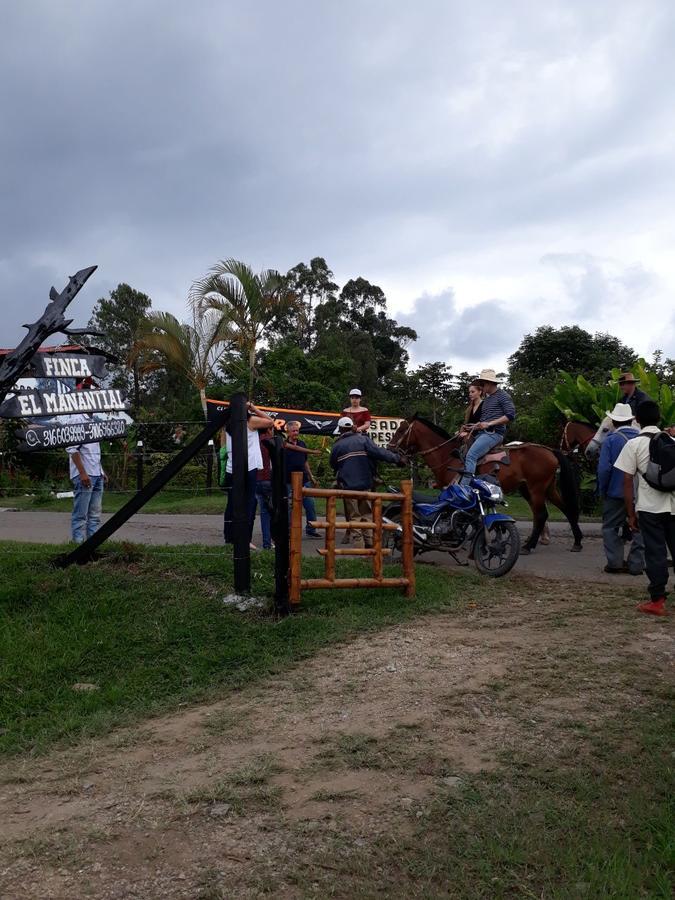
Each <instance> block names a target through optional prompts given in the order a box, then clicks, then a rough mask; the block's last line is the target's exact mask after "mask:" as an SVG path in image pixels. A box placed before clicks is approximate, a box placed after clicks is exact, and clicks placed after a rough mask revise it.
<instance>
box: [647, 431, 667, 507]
mask: <svg viewBox="0 0 675 900" xmlns="http://www.w3.org/2000/svg"><path fill="white" fill-rule="evenodd" d="M643 477H644V480H645V481H646V482H647V484H648V485H649V486H650V487H652V488H654V490H656V491H663V492H664V493H670V492H671V491H675V438H671V436H670V435H669V434H666V432H665V431H661V432H660V433H659V434H655V435H654V437H653V438H651V440H650V441H649V463H648V464H647V471H646V472H645V473H644V476H643Z"/></svg>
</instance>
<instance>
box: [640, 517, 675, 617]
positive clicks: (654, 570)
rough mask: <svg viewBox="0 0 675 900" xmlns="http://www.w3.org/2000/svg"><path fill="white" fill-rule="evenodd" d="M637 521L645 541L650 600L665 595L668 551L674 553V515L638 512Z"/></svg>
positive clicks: (672, 554) (672, 555)
mask: <svg viewBox="0 0 675 900" xmlns="http://www.w3.org/2000/svg"><path fill="white" fill-rule="evenodd" d="M638 521H639V523H640V531H641V532H642V538H643V540H644V543H645V568H646V570H647V578H649V596H650V597H651V598H652V600H656V599H658V598H659V597H665V596H666V585H667V584H668V551H670V554H671V556H670V558H671V559H673V557H674V555H675V516H673V515H671V514H670V513H650V512H639V513H638Z"/></svg>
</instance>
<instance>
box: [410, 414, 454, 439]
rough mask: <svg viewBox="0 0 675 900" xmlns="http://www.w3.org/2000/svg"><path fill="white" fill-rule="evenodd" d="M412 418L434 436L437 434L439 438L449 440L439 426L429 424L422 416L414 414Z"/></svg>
mask: <svg viewBox="0 0 675 900" xmlns="http://www.w3.org/2000/svg"><path fill="white" fill-rule="evenodd" d="M412 418H413V419H414V420H415V421H417V422H421V423H422V425H426V427H427V428H429V429H430V430H431V431H433V432H434V434H437V435H438V436H439V437H441V438H444V439H446V440H450V435H449V434H448V432H447V431H446V430H445V428H441V426H440V425H434V423H433V422H431V421H430V420H429V419H425V418H424V416H420V415H418V413H415V415H414V416H413V417H412Z"/></svg>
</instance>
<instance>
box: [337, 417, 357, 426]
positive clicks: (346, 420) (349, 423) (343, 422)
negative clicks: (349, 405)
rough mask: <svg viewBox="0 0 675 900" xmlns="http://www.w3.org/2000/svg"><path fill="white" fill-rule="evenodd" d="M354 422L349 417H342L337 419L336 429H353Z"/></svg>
mask: <svg viewBox="0 0 675 900" xmlns="http://www.w3.org/2000/svg"><path fill="white" fill-rule="evenodd" d="M353 427H354V422H353V421H352V419H350V418H349V416H342V418H340V419H338V428H353Z"/></svg>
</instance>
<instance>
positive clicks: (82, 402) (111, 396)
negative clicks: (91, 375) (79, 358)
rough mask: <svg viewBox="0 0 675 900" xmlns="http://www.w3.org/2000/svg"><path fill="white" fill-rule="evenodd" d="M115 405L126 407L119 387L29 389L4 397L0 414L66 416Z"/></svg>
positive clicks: (103, 410) (109, 410) (5, 415)
mask: <svg viewBox="0 0 675 900" xmlns="http://www.w3.org/2000/svg"><path fill="white" fill-rule="evenodd" d="M119 409H123V410H126V409H129V403H128V402H127V401H126V400H125V399H124V397H123V396H122V392H121V391H119V390H114V389H110V390H100V391H70V392H69V393H67V394H59V393H57V392H56V391H35V390H31V391H26V392H25V393H21V394H16V395H15V396H14V397H8V398H7V400H5V401H4V402H3V403H2V405H0V417H2V418H5V419H31V418H33V417H34V416H66V415H72V414H73V413H93V412H112V411H113V410H119Z"/></svg>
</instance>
